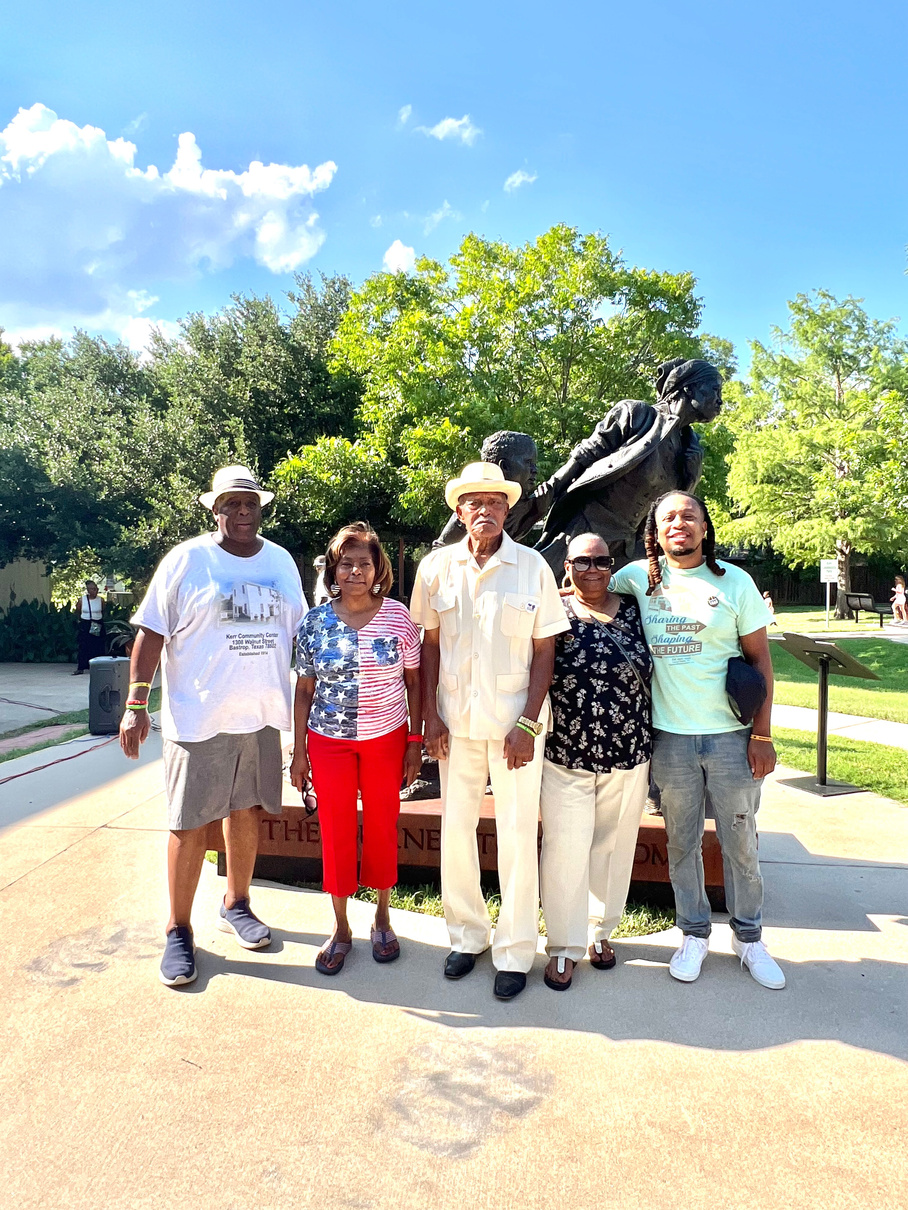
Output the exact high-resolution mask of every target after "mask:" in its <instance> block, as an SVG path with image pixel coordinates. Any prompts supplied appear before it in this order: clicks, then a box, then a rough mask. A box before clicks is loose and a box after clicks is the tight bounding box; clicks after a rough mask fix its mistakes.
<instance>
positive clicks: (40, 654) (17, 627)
mask: <svg viewBox="0 0 908 1210" xmlns="http://www.w3.org/2000/svg"><path fill="white" fill-rule="evenodd" d="M124 615H125V616H128V613H127V611H126V610H125V609H124V608H123V607H122V606H116V605H114V606H109V607H108V609H107V610H106V611H105V617H106V620H112V619H113V618H116V617H123V616H124ZM76 629H77V613H76V609H75V608H74V607H73V606H72V605H48V604H46V603H45V602H44V601H19V602H17V603H16V604H15V605H10V607H9V609H7V610H5V611H0V663H14V664H23V663H24V664H67V663H70V664H71V663H74V662H75V659H76Z"/></svg>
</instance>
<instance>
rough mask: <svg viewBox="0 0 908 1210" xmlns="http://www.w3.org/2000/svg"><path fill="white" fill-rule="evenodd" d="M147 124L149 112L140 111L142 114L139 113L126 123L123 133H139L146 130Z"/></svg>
mask: <svg viewBox="0 0 908 1210" xmlns="http://www.w3.org/2000/svg"><path fill="white" fill-rule="evenodd" d="M147 125H148V114H147V113H140V114H137V115H136V117H134V118H133V119H132V121H131V122H127V123H126V125H125V126H124V127H123V133H124V134H125V135H134V134H138V133H139V131H140V130H144V129H145V127H146V126H147Z"/></svg>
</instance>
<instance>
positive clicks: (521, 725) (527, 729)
mask: <svg viewBox="0 0 908 1210" xmlns="http://www.w3.org/2000/svg"><path fill="white" fill-rule="evenodd" d="M514 726H515V727H519V728H520V730H521V731H525V732H526V733H527V735H532V737H533V739H536V732H535V731H534V730H533V728H532V727H528V726H527V725H526V723H515V724H514Z"/></svg>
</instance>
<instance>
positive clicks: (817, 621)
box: [769, 602, 892, 634]
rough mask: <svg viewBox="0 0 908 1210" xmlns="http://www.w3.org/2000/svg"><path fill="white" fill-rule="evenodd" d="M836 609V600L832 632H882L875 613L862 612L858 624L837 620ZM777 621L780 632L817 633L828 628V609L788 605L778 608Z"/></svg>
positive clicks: (830, 624)
mask: <svg viewBox="0 0 908 1210" xmlns="http://www.w3.org/2000/svg"><path fill="white" fill-rule="evenodd" d="M883 603H884V602H883ZM834 611H835V602H833V604H832V608H831V609H830V610H829V633H830V634H832V633H833V631H834V632H835V633H836V634H873V632H874V631H876V633H877V634H879V632H880V619H879V618H878V617H877V615H876V614H875V613H863V612H862V613H861V623H860V625H857V624H856V623H855V622H837V621H836V620H835V618H834V617H833V616H832V615H833V613H834ZM776 621H777V622H778V624H779V625H778V631H779V632H781V631H783V630H793V631H795V632H796V633H798V634H816V633H819V632H820V631H821V630H823V631H825V629H826V610H825V608H823V609H816V608H814V606H813V605H788V606H786V607H784V608H781V609H777V610H776ZM889 621H890V622H891V621H892V619H891V618H890V619H889ZM884 624H885V623H884ZM769 633H770V634H775V633H777V631H776V627H775V626H771V627H770V628H769Z"/></svg>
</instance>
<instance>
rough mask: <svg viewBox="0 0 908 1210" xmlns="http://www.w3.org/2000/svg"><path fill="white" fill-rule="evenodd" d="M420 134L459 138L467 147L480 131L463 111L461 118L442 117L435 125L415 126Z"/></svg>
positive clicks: (442, 137) (439, 137) (438, 137)
mask: <svg viewBox="0 0 908 1210" xmlns="http://www.w3.org/2000/svg"><path fill="white" fill-rule="evenodd" d="M416 130H418V131H419V133H420V134H425V135H428V136H430V137H431V138H433V139H460V141H461V143H466V145H467V146H468V147H470V146H472V144H473V143H475V142H476V139H477V138H478V137H479V135H481V134H482V131H481V130H480V129H479V127H478V126H474V125H473V123H472V122H471V121H470V115H469V114H468V113H465V114H464V115H463V117H462V118H442V120H441V121H440V122H438V123H437V125H435V126H417V127H416Z"/></svg>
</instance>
